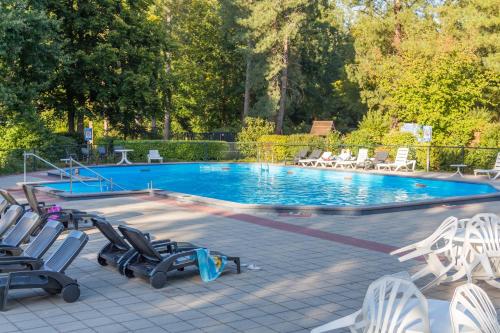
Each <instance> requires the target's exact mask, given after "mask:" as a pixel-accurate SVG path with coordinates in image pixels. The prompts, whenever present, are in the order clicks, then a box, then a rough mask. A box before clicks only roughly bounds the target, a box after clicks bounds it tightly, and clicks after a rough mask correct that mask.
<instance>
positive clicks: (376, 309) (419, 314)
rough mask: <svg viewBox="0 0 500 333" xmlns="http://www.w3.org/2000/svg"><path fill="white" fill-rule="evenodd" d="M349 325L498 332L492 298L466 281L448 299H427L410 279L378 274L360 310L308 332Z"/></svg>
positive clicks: (416, 332)
mask: <svg viewBox="0 0 500 333" xmlns="http://www.w3.org/2000/svg"><path fill="white" fill-rule="evenodd" d="M341 328H349V329H350V331H351V332H353V333H403V332H404V333H471V332H474V333H498V332H500V326H499V324H498V320H497V314H496V311H495V308H494V306H493V304H492V303H491V300H490V299H489V298H488V296H487V295H486V293H485V292H484V291H483V290H482V289H481V288H479V287H477V286H475V285H473V284H470V283H467V284H464V285H462V286H460V287H458V288H457V289H456V290H455V294H454V296H453V299H452V301H451V302H448V301H442V300H436V299H426V298H425V296H424V295H423V294H422V293H421V292H420V290H419V289H418V288H417V286H415V284H413V282H412V281H411V280H410V279H405V278H404V277H401V276H397V275H393V276H391V275H389V276H384V277H381V278H380V279H378V280H376V281H375V282H373V283H372V284H371V285H370V287H369V288H368V291H367V292H366V295H365V299H364V301H363V306H362V308H361V310H358V311H356V312H354V313H352V314H351V315H348V316H346V317H343V318H340V319H337V320H335V321H332V322H330V323H327V324H325V325H322V326H320V327H316V328H314V329H313V330H312V331H311V333H322V332H330V331H333V330H337V329H341Z"/></svg>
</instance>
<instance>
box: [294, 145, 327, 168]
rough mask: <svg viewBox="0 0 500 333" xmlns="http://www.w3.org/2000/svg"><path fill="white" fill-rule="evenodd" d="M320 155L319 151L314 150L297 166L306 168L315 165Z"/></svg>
mask: <svg viewBox="0 0 500 333" xmlns="http://www.w3.org/2000/svg"><path fill="white" fill-rule="evenodd" d="M321 154H322V151H321V149H314V150H313V151H312V152H311V154H309V156H308V157H307V158H304V159H301V160H299V162H298V164H299V165H301V166H308V165H312V164H313V163H315V162H316V161H317V160H318V158H320V156H321Z"/></svg>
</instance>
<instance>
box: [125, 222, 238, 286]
mask: <svg viewBox="0 0 500 333" xmlns="http://www.w3.org/2000/svg"><path fill="white" fill-rule="evenodd" d="M118 229H119V230H120V232H121V233H122V234H123V236H124V237H125V239H126V240H127V241H128V242H129V244H130V245H131V246H132V247H133V248H134V249H135V250H136V251H137V252H136V254H135V255H133V256H131V257H130V258H129V259H127V262H126V264H125V269H124V271H123V273H124V274H125V275H126V276H128V277H133V276H135V275H139V276H142V277H145V278H147V279H149V282H150V284H151V286H152V287H153V288H155V289H159V288H162V287H163V286H165V284H166V283H167V273H168V272H170V271H173V270H183V269H184V268H185V267H188V266H193V265H197V255H196V250H197V249H199V248H200V247H198V246H196V245H193V244H190V243H177V242H170V241H165V242H164V243H163V244H162V246H158V247H157V246H154V244H153V243H152V242H151V241H150V240H149V239H148V238H147V237H146V235H144V234H143V233H142V232H141V231H139V230H137V229H134V228H130V227H126V226H123V225H120V226H118ZM211 253H213V254H215V255H223V254H221V253H219V252H214V251H212V252H211ZM223 256H224V255H223ZM226 257H227V260H229V261H233V262H234V263H235V264H236V267H237V271H238V273H240V258H239V257H228V256H226Z"/></svg>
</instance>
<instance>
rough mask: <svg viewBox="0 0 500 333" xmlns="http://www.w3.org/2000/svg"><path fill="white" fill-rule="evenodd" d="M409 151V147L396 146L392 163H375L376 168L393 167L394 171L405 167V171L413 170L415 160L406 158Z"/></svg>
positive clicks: (388, 168) (390, 168) (387, 168)
mask: <svg viewBox="0 0 500 333" xmlns="http://www.w3.org/2000/svg"><path fill="white" fill-rule="evenodd" d="M409 153H410V149H409V148H398V152H397V153H396V158H395V160H394V162H393V163H379V164H377V169H378V170H381V169H386V170H389V171H390V170H392V168H394V171H398V170H400V169H403V168H404V169H405V170H406V171H409V170H410V168H409V167H410V166H411V170H412V171H415V166H416V163H417V162H416V161H415V160H408V154H409Z"/></svg>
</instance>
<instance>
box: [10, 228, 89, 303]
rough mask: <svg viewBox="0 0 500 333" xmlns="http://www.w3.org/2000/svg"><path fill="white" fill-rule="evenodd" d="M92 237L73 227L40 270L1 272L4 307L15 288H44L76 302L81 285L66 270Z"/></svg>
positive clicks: (65, 299)
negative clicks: (65, 272)
mask: <svg viewBox="0 0 500 333" xmlns="http://www.w3.org/2000/svg"><path fill="white" fill-rule="evenodd" d="M88 239H89V238H88V236H87V235H86V234H85V233H84V232H81V231H78V230H73V231H71V232H70V233H69V234H68V236H67V237H66V239H65V240H64V241H63V242H62V244H61V245H60V246H59V247H58V248H57V250H56V251H55V252H54V253H53V254H52V255H51V256H50V257H49V258H48V259H47V260H46V261H45V263H44V264H43V266H41V267H40V269H38V270H33V271H18V272H11V273H6V274H0V310H2V311H3V310H5V306H6V303H7V298H8V292H9V290H11V289H32V288H41V289H43V290H45V291H46V292H47V293H49V294H51V295H56V294H61V296H62V298H63V300H64V301H66V302H68V303H72V302H75V301H76V300H77V299H78V298H79V297H80V287H79V285H78V283H77V281H76V280H75V279H72V278H70V277H69V276H67V275H66V274H64V271H65V270H66V268H67V267H68V266H69V265H70V264H71V263H72V262H73V260H74V259H75V258H76V257H77V256H78V254H79V253H80V251H81V250H82V249H83V247H84V246H85V244H87V241H88Z"/></svg>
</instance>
